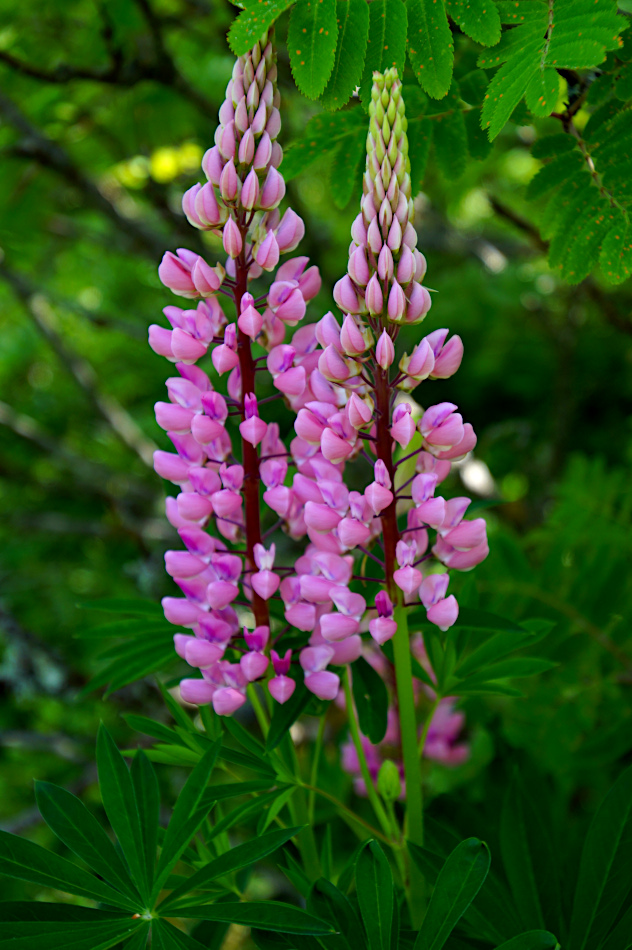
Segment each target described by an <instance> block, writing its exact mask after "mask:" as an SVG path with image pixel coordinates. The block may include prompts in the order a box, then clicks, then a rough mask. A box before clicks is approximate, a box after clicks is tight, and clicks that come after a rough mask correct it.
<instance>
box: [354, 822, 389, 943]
mask: <svg viewBox="0 0 632 950" xmlns="http://www.w3.org/2000/svg"><path fill="white" fill-rule="evenodd" d="M356 891H357V894H358V903H359V905H360V913H361V915H362V921H363V923H364V928H365V930H366V935H367V938H368V944H369V950H389V947H390V945H391V929H392V924H393V906H394V902H395V895H394V891H393V876H392V874H391V869H390V866H389V863H388V861H387V859H386V856H385V855H384V852H383V851H382V849H381V848H380V846H379V844H378V843H377V841H369V842H368V843H367V844H366V846H365V847H364V848H363V849H362V851H361V852H360V856H359V857H358V860H357V862H356Z"/></svg>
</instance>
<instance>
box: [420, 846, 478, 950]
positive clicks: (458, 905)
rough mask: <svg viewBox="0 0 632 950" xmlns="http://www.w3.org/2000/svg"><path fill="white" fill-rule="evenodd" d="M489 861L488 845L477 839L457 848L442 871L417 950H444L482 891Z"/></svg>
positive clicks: (426, 915) (425, 918) (431, 899)
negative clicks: (460, 921)
mask: <svg viewBox="0 0 632 950" xmlns="http://www.w3.org/2000/svg"><path fill="white" fill-rule="evenodd" d="M490 861H491V858H490V853H489V849H488V847H487V845H486V844H485V842H484V841H479V840H478V838H467V839H466V840H465V841H462V842H461V843H460V844H459V845H457V847H456V848H455V849H454V851H453V852H452V853H451V854H450V855H449V857H448V859H447V860H446V862H445V864H444V865H443V867H442V868H441V871H440V872H439V876H438V878H437V881H436V884H435V887H434V890H433V892H432V897H431V898H430V902H429V904H428V908H427V910H426V914H425V917H424V920H423V923H422V925H421V930H420V931H419V934H418V936H417V940H416V941H415V950H441V947H443V946H444V944H445V942H446V940H447V939H448V937H449V936H450V934H451V933H452V931H453V930H454V927H455V926H456V924H457V923H458V921H459V920H460V919H461V917H462V916H463V914H464V913H465V911H466V910H467V908H468V907H469V905H470V904H471V903H472V901H473V900H474V898H475V897H476V895H477V894H478V892H479V890H480V889H481V887H482V885H483V882H484V880H485V878H486V877H487V874H488V872H489V865H490Z"/></svg>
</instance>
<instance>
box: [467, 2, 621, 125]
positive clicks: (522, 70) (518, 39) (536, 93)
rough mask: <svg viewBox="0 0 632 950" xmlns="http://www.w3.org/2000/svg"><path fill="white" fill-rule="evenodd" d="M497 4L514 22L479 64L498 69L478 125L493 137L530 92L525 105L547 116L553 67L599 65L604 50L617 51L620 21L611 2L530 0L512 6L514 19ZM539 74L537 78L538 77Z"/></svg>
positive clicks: (584, 67) (615, 5) (507, 18)
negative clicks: (542, 0) (546, 1)
mask: <svg viewBox="0 0 632 950" xmlns="http://www.w3.org/2000/svg"><path fill="white" fill-rule="evenodd" d="M511 6H514V5H513V4H499V12H500V14H501V19H502V20H503V21H504V22H510V23H519V24H520V25H519V26H516V28H515V29H511V30H510V31H508V32H506V33H504V34H503V37H502V39H501V41H500V43H499V44H498V46H497V47H495V48H494V49H492V50H491V51H490V52H489V53H483V54H482V55H481V56H480V57H479V60H478V64H479V66H482V67H484V68H489V67H492V66H497V65H500V64H501V63H502V64H503V65H501V66H500V69H499V70H498V72H497V73H496V75H495V76H494V78H493V79H492V81H491V82H490V84H489V89H488V91H487V96H486V98H485V103H484V105H483V111H482V115H481V125H482V127H483V128H484V129H487V131H488V134H489V137H490V139H494V138H495V137H496V136H497V135H498V133H499V132H500V131H501V129H502V128H503V127H504V125H505V123H506V122H507V121H508V120H509V118H510V116H511V114H512V112H513V111H514V109H515V107H516V106H517V105H518V103H519V102H520V100H521V99H522V97H523V95H524V94H525V92H527V90H528V89H529V96H528V99H527V104H528V105H529V106H530V107H531V104H534V105H535V107H536V109H537V111H536V110H535V109H534V111H535V114H536V115H546V114H547V112H546V109H547V107H548V105H549V103H550V101H551V99H552V88H553V86H552V77H550V76H544V74H545V73H548V70H547V69H546V67H550V68H552V69H555V70H557V69H586V68H592V67H593V66H597V65H598V64H599V63H601V62H603V60H604V59H605V56H606V51H607V50H609V49H617V48H618V47H619V33H620V32H621V23H620V22H619V18H618V17H617V4H616V2H614V0H551V2H550V3H549V4H544V3H539V2H537V0H532V2H530V3H529V4H526V3H524V2H519V3H517V4H515V7H516V9H515V11H514V13H515V19H511V17H510V16H509V14H508V11H507V10H505V9H504V8H505V7H511ZM538 76H540V79H539V78H538Z"/></svg>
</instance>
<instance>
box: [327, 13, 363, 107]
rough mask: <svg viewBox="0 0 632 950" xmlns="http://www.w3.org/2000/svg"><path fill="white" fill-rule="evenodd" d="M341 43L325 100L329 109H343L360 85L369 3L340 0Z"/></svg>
mask: <svg viewBox="0 0 632 950" xmlns="http://www.w3.org/2000/svg"><path fill="white" fill-rule="evenodd" d="M336 17H337V20H338V40H337V45H336V54H335V57H334V66H333V69H332V71H331V76H330V77H329V81H328V83H327V86H326V88H325V91H324V92H323V94H322V96H321V100H320V101H321V102H322V104H323V107H324V108H325V109H329V110H331V111H332V112H333V111H334V110H336V109H340V108H342V106H344V104H345V103H346V102H348V100H349V98H350V97H351V95H352V94H353V91H354V89H355V88H356V86H358V85H359V84H360V80H361V79H362V72H363V70H364V59H365V56H366V47H367V38H368V34H369V5H368V4H367V2H366V0H338V2H337V3H336Z"/></svg>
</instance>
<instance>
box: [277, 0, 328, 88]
mask: <svg viewBox="0 0 632 950" xmlns="http://www.w3.org/2000/svg"><path fill="white" fill-rule="evenodd" d="M337 35H338V21H337V19H336V0H297V2H296V3H295V4H294V6H293V8H292V13H291V14H290V25H289V27H288V33H287V47H288V52H289V54H290V66H291V67H292V75H293V76H294V81H295V83H296V85H297V86H298V88H299V90H300V91H301V92H302V93H303V95H304V96H307V98H308V99H317V98H318V96H320V94H321V92H322V91H323V90H324V88H325V86H326V85H327V80H328V79H329V77H330V76H331V72H332V70H333V68H334V57H335V53H336V41H337Z"/></svg>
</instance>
